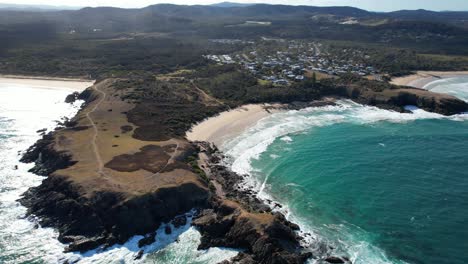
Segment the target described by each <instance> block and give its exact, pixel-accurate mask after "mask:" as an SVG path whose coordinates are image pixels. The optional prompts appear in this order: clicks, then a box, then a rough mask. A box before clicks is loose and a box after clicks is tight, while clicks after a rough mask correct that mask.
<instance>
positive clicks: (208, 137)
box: [186, 104, 280, 148]
mask: <svg viewBox="0 0 468 264" xmlns="http://www.w3.org/2000/svg"><path fill="white" fill-rule="evenodd" d="M279 109H280V105H270V104H248V105H243V106H240V107H237V108H235V109H232V110H229V111H225V112H222V113H220V114H219V115H217V116H214V117H211V118H207V119H205V120H204V121H202V122H200V123H198V124H196V125H194V126H193V127H192V128H191V129H190V131H188V132H187V133H186V137H187V139H188V140H190V141H205V142H210V143H213V144H215V145H216V146H217V147H218V148H221V147H222V145H223V144H224V143H225V142H226V141H227V140H229V139H232V138H234V137H236V136H238V135H239V134H241V133H242V132H244V131H245V130H247V129H248V128H249V127H251V126H253V125H255V124H256V123H257V122H258V121H260V120H261V119H263V118H265V117H267V116H269V115H270V114H272V113H273V112H277V111H279Z"/></svg>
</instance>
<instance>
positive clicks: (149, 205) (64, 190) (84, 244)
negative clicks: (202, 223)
mask: <svg viewBox="0 0 468 264" xmlns="http://www.w3.org/2000/svg"><path fill="white" fill-rule="evenodd" d="M81 193H82V192H81V190H80V187H79V186H76V185H75V184H74V183H73V182H71V181H69V180H68V179H67V178H65V177H61V176H57V175H55V174H54V175H51V176H49V177H48V178H46V179H45V180H44V181H43V183H42V184H41V185H40V186H39V187H36V188H32V189H30V190H28V192H26V193H25V194H24V197H23V198H22V199H21V200H20V202H21V203H22V204H23V205H24V206H26V207H27V208H28V214H30V215H35V216H38V217H39V219H40V220H39V223H40V225H41V226H44V227H54V228H57V229H58V231H59V232H60V236H59V241H61V242H63V243H70V245H69V246H68V248H67V251H86V250H90V249H94V248H96V247H98V246H101V245H104V246H106V245H107V246H109V245H113V244H115V243H123V242H125V241H126V240H128V239H129V238H130V237H132V236H134V235H144V234H148V233H150V232H153V231H154V230H156V229H157V228H158V227H159V226H160V224H161V223H162V222H169V221H170V220H172V219H173V218H174V217H175V216H177V215H180V214H181V213H184V212H187V211H189V210H190V209H192V208H196V207H206V206H207V201H208V200H209V193H208V191H207V190H206V189H203V188H200V187H199V186H198V185H196V184H189V183H187V184H183V185H181V186H175V187H173V188H164V189H158V190H157V191H156V192H154V193H148V194H145V195H141V196H136V197H132V198H127V197H124V196H123V194H120V193H110V192H102V193H95V194H94V195H93V196H92V197H89V198H88V197H85V196H83V195H81ZM187 194H190V199H186V197H187Z"/></svg>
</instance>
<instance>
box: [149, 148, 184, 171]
mask: <svg viewBox="0 0 468 264" xmlns="http://www.w3.org/2000/svg"><path fill="white" fill-rule="evenodd" d="M176 144H177V146H176V148H175V150H174V153H172V155H171V157H170V158H169V159H168V160H167V163H166V165H165V166H164V167H162V168H161V169H160V170H159V171H158V172H156V173H155V174H153V176H157V175H159V174H160V173H161V171H163V170H165V169H166V168H167V166H168V165H169V164H171V163H173V162H174V158H175V155H177V151H179V142H177V143H176Z"/></svg>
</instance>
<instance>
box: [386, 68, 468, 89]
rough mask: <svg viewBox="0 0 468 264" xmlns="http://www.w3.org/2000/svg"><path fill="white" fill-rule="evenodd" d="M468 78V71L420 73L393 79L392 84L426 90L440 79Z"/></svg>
mask: <svg viewBox="0 0 468 264" xmlns="http://www.w3.org/2000/svg"><path fill="white" fill-rule="evenodd" d="M460 76H468V71H447V72H444V71H418V72H416V73H415V74H412V75H408V76H403V77H398V78H394V79H392V82H391V83H392V84H395V85H400V86H411V87H415V88H424V86H426V85H427V84H429V83H431V82H433V81H436V80H438V79H446V78H453V77H460Z"/></svg>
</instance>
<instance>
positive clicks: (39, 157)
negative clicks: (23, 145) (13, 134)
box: [20, 132, 76, 176]
mask: <svg viewBox="0 0 468 264" xmlns="http://www.w3.org/2000/svg"><path fill="white" fill-rule="evenodd" d="M53 143H54V134H53V132H51V133H48V134H45V135H44V136H43V137H42V139H40V140H38V141H37V142H36V143H35V144H34V145H33V146H31V147H30V148H29V149H28V150H26V152H25V153H24V154H23V157H22V158H21V160H20V161H21V162H24V163H32V162H34V163H35V164H34V167H33V168H32V169H30V172H32V173H35V174H37V175H42V176H47V175H49V174H51V173H52V172H54V171H56V170H59V169H63V168H67V167H69V166H72V165H73V164H75V163H76V162H75V161H73V160H72V159H71V156H70V154H69V153H67V152H58V151H56V150H55V149H54V147H53Z"/></svg>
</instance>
